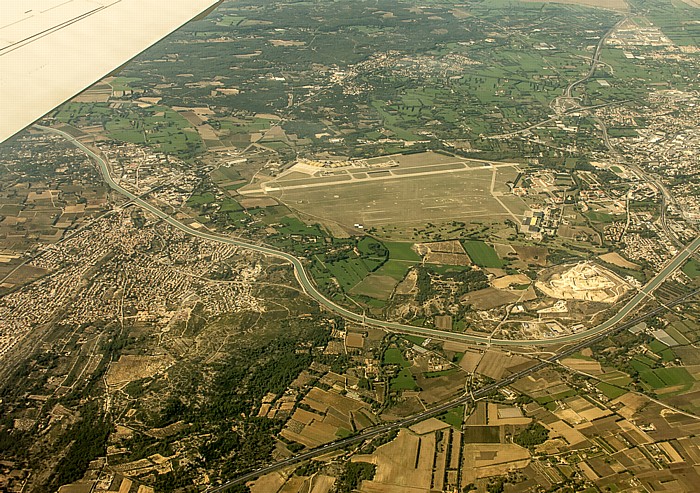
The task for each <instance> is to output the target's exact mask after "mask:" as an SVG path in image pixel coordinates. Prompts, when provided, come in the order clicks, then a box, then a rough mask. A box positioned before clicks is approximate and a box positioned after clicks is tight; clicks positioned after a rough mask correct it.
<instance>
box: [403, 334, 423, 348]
mask: <svg viewBox="0 0 700 493" xmlns="http://www.w3.org/2000/svg"><path fill="white" fill-rule="evenodd" d="M401 337H402V338H404V339H406V340H407V341H409V342H412V343H413V344H415V345H417V346H421V345H422V344H423V343H424V342H425V337H420V336H411V335H408V334H401Z"/></svg>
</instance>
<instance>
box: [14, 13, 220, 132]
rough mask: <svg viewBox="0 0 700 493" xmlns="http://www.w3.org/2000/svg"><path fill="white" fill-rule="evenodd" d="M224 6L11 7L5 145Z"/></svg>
mask: <svg viewBox="0 0 700 493" xmlns="http://www.w3.org/2000/svg"><path fill="white" fill-rule="evenodd" d="M219 1H220V0H21V1H3V2H2V6H0V142H3V141H5V140H7V139H8V138H10V137H12V136H13V135H14V134H16V133H17V132H19V131H20V130H22V129H24V128H25V127H27V126H29V125H31V124H32V123H34V122H35V121H36V120H38V119H40V118H41V117H43V116H44V115H45V114H47V113H48V112H50V111H51V110H53V109H54V108H55V107H56V106H58V105H60V104H61V103H63V102H65V101H67V100H69V99H71V98H72V97H74V96H75V95H77V94H79V93H80V92H82V91H83V90H85V89H87V88H88V87H90V86H91V85H93V84H94V83H95V82H97V81H99V80H100V79H102V78H103V77H104V76H105V75H108V74H109V73H111V72H113V71H114V70H115V69H117V68H119V67H120V66H122V65H123V64H124V63H126V62H128V61H129V60H131V59H132V58H134V57H135V56H137V55H138V54H139V53H141V52H142V51H144V50H145V49H146V48H148V47H149V46H152V45H154V44H155V43H157V42H158V41H160V40H161V39H163V38H164V37H166V36H167V35H168V34H170V33H171V32H173V31H175V30H177V29H178V28H179V27H181V26H182V25H184V24H185V23H187V22H188V21H189V20H191V19H193V18H194V17H196V16H198V15H200V14H202V13H203V12H205V11H207V9H210V8H212V7H213V6H215V5H216V4H217V3H219Z"/></svg>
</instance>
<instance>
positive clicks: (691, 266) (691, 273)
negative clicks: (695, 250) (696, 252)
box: [682, 258, 700, 279]
mask: <svg viewBox="0 0 700 493" xmlns="http://www.w3.org/2000/svg"><path fill="white" fill-rule="evenodd" d="M682 270H683V273H684V274H685V275H687V276H688V277H690V278H691V279H695V278H696V277H698V276H700V262H698V261H697V260H695V259H692V258H691V259H690V260H688V261H687V262H686V263H685V265H683V268H682Z"/></svg>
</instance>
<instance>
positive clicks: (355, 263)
mask: <svg viewBox="0 0 700 493" xmlns="http://www.w3.org/2000/svg"><path fill="white" fill-rule="evenodd" d="M381 263H382V261H381V260H372V259H367V258H364V259H363V258H355V259H348V260H339V261H337V262H333V263H328V264H326V266H327V267H328V270H329V271H330V273H331V275H332V276H333V277H335V278H336V279H337V280H338V282H339V283H340V285H341V286H342V287H343V289H344V290H346V291H349V290H350V289H352V288H353V287H355V286H357V285H358V284H360V282H362V280H363V279H364V278H365V277H366V276H367V275H368V274H369V273H370V272H372V271H373V270H375V269H376V268H377V267H379V266H380V265H381ZM384 291H385V289H382V292H384Z"/></svg>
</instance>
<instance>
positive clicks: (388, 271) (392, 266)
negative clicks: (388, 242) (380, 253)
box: [376, 260, 414, 281]
mask: <svg viewBox="0 0 700 493" xmlns="http://www.w3.org/2000/svg"><path fill="white" fill-rule="evenodd" d="M413 265H414V264H413V263H412V262H405V261H401V260H389V261H388V262H385V263H384V265H382V266H381V267H380V268H379V269H377V272H376V273H377V275H382V276H389V277H392V278H394V279H396V280H397V281H401V280H402V279H403V278H404V277H406V274H407V273H408V271H409V270H410V269H411V267H412V266H413Z"/></svg>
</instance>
